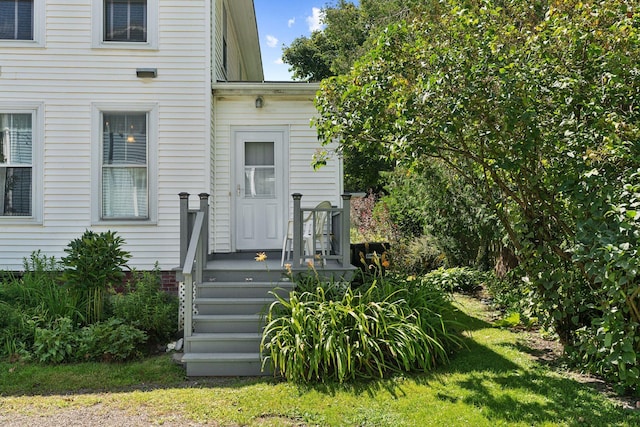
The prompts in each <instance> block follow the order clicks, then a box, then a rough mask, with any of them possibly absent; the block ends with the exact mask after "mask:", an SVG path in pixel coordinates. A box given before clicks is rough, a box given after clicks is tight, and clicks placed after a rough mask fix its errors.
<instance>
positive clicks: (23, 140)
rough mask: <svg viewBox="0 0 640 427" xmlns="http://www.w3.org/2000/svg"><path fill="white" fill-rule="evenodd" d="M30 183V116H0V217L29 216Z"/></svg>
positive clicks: (31, 140)
mask: <svg viewBox="0 0 640 427" xmlns="http://www.w3.org/2000/svg"><path fill="white" fill-rule="evenodd" d="M33 181H34V180H33V113H2V112H0V216H2V217H5V216H21V217H25V216H27V217H29V216H32V214H33Z"/></svg>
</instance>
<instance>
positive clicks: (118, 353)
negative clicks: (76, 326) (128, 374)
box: [77, 319, 147, 362]
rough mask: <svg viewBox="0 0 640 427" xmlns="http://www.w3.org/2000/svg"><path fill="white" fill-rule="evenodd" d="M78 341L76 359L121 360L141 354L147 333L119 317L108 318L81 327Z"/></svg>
mask: <svg viewBox="0 0 640 427" xmlns="http://www.w3.org/2000/svg"><path fill="white" fill-rule="evenodd" d="M78 341H79V345H78V349H77V358H78V360H94V361H101V362H122V361H125V360H129V359H133V358H136V357H140V356H141V355H142V354H143V349H144V348H145V343H146V341H147V334H146V333H145V332H144V331H141V330H140V329H138V328H136V327H134V326H131V325H128V324H125V323H124V322H123V321H122V320H120V319H109V320H107V321H105V322H99V323H94V324H92V325H89V326H85V327H84V328H82V329H81V330H80V332H79V338H78Z"/></svg>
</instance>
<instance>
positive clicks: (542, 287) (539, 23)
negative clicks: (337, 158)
mask: <svg viewBox="0 0 640 427" xmlns="http://www.w3.org/2000/svg"><path fill="white" fill-rule="evenodd" d="M422 3H423V6H424V7H423V8H421V9H420V10H418V9H416V11H415V12H416V13H415V14H414V15H413V16H412V18H411V19H407V20H405V21H403V22H398V23H396V24H395V25H392V26H390V27H389V28H387V30H386V32H385V33H384V34H382V35H381V37H380V39H379V42H378V44H377V45H376V46H374V47H373V48H372V49H371V51H370V52H369V54H368V55H367V56H366V57H364V58H363V59H362V60H361V61H359V62H358V63H357V64H356V65H355V66H354V68H353V70H352V72H351V73H350V74H349V75H347V76H343V77H340V78H334V79H328V80H326V81H324V82H323V85H322V86H323V87H322V90H321V93H320V95H319V96H318V98H317V101H316V102H317V105H318V108H319V110H320V112H321V118H320V120H318V123H317V125H318V129H319V134H320V137H321V139H323V140H325V141H327V142H329V141H336V140H339V141H341V142H342V144H343V145H347V146H349V147H350V148H347V149H348V150H360V151H366V150H369V151H371V152H374V153H376V154H378V155H383V156H385V158H387V159H389V160H392V161H394V162H395V163H396V164H399V165H404V166H405V167H406V168H407V169H410V168H420V167H422V166H424V165H428V164H430V163H431V162H432V161H433V159H436V160H437V161H439V162H442V164H444V165H446V167H447V168H448V170H449V171H450V172H451V173H452V174H455V176H457V177H459V178H460V179H463V180H464V181H465V182H466V183H467V184H468V185H470V186H471V187H472V188H473V190H474V191H475V192H476V193H477V195H478V197H479V198H480V199H481V200H483V201H484V203H485V204H486V205H487V206H488V207H490V209H491V210H492V213H493V214H494V215H495V216H496V218H497V220H498V221H499V222H500V225H501V227H502V228H503V229H504V231H505V234H506V235H507V237H508V239H509V245H510V246H511V247H513V248H514V252H515V253H516V255H517V257H518V260H519V261H520V266H519V267H520V274H519V276H520V277H521V278H526V279H527V280H528V284H526V285H524V286H525V287H527V288H528V289H530V290H531V297H532V301H533V303H534V309H535V312H536V314H537V315H538V317H539V320H540V322H541V323H542V325H543V326H546V327H550V328H552V329H553V330H554V331H555V332H556V333H557V334H558V336H559V337H560V339H561V341H562V342H563V344H565V346H566V349H567V350H568V352H570V353H572V354H573V356H574V359H575V360H579V361H580V363H581V364H582V366H583V367H584V368H586V369H589V370H591V371H593V372H596V373H601V374H603V375H606V376H607V377H608V378H610V379H612V380H613V381H616V382H618V383H619V384H620V385H621V386H626V387H630V388H637V387H639V386H640V376H639V375H638V374H639V373H640V372H639V370H638V369H637V362H636V361H637V358H638V355H640V335H639V334H640V331H639V330H638V325H639V324H640V310H639V309H638V307H639V306H640V292H638V291H637V289H638V283H639V281H638V275H637V271H638V269H637V266H638V261H637V260H638V256H637V247H638V244H639V241H638V236H640V215H638V214H637V211H638V209H637V206H638V199H639V198H638V197H637V196H636V195H637V194H638V188H637V185H638V184H637V182H638V172H639V171H640V145H639V144H638V141H639V140H640V109H638V108H637V105H636V104H635V100H636V99H639V98H640V73H638V68H637V58H638V57H640V15H639V14H638V13H637V12H636V11H634V10H632V9H631V6H630V4H629V3H628V2H581V1H578V0H568V1H563V2H552V1H546V0H536V1H533V2H522V1H515V0H505V1H500V2H484V1H483V2H480V1H478V2H476V1H470V2H465V3H464V7H462V6H461V4H460V2H458V1H453V0H444V1H440V0H438V1H436V0H434V1H425V2H422ZM514 283H515V284H516V285H522V284H524V283H526V282H525V281H524V280H523V281H521V282H514Z"/></svg>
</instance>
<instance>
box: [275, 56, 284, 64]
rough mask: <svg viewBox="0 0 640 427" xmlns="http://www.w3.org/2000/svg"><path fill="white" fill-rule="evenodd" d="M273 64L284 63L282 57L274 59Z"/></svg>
mask: <svg viewBox="0 0 640 427" xmlns="http://www.w3.org/2000/svg"><path fill="white" fill-rule="evenodd" d="M273 63H274V64H284V61H283V60H282V57H280V58H278V59H276V60H275V61H273Z"/></svg>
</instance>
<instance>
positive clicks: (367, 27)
mask: <svg viewBox="0 0 640 427" xmlns="http://www.w3.org/2000/svg"><path fill="white" fill-rule="evenodd" d="M413 2H415V0H409V1H407V0H362V1H360V4H359V5H355V4H354V3H352V2H350V1H347V0H338V2H337V3H336V4H335V5H326V6H325V7H324V8H323V9H322V12H323V16H324V18H323V24H324V29H323V30H321V31H314V32H313V33H312V34H311V36H310V37H304V36H303V37H298V38H296V39H295V40H294V41H293V42H292V43H291V45H290V46H288V47H285V48H284V49H283V56H282V59H283V61H284V62H285V63H286V64H289V65H291V71H293V76H294V78H296V79H301V80H312V81H320V80H322V79H325V78H327V77H331V76H336V75H339V74H346V73H348V72H349V70H350V68H351V66H352V65H353V63H354V61H355V60H356V59H357V58H359V57H360V56H361V55H363V54H364V53H365V52H366V51H367V40H369V39H370V38H371V37H372V36H376V35H377V33H378V32H379V31H381V30H382V29H384V27H386V26H387V25H388V24H389V23H391V22H394V21H395V20H398V19H399V17H401V16H402V15H403V14H404V13H406V12H407V11H408V10H409V5H410V4H411V3H413Z"/></svg>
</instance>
